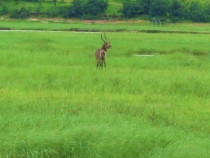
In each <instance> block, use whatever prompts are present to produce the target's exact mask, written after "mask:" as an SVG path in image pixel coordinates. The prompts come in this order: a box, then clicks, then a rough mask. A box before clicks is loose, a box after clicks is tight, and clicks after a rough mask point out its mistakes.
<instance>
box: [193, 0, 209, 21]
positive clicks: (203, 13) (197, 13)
mask: <svg viewBox="0 0 210 158" xmlns="http://www.w3.org/2000/svg"><path fill="white" fill-rule="evenodd" d="M190 17H191V20H192V21H193V22H208V14H207V10H206V9H205V7H204V6H202V5H201V3H199V2H198V1H197V2H192V3H191V5H190Z"/></svg>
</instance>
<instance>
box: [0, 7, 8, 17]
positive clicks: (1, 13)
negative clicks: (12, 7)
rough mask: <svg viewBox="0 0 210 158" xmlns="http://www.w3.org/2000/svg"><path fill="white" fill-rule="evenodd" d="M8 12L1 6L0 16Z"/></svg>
mask: <svg viewBox="0 0 210 158" xmlns="http://www.w3.org/2000/svg"><path fill="white" fill-rule="evenodd" d="M8 12H9V11H8V8H7V7H6V6H2V9H1V10H0V15H5V14H7V13H8Z"/></svg>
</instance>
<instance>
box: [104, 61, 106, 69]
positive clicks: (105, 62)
mask: <svg viewBox="0 0 210 158" xmlns="http://www.w3.org/2000/svg"><path fill="white" fill-rule="evenodd" d="M104 67H105V68H106V60H104Z"/></svg>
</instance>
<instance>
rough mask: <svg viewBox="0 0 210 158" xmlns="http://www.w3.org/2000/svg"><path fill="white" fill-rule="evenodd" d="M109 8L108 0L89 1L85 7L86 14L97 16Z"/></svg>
mask: <svg viewBox="0 0 210 158" xmlns="http://www.w3.org/2000/svg"><path fill="white" fill-rule="evenodd" d="M107 7H108V1H107V0H88V1H87V3H86V5H85V8H84V9H85V12H84V13H85V14H90V15H94V16H97V15H99V14H100V13H103V12H104V11H105V10H106V9H107Z"/></svg>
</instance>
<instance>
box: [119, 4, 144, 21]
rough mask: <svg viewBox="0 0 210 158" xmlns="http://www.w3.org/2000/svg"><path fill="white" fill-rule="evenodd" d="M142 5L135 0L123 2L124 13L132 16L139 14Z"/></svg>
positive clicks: (129, 16) (126, 15)
mask: <svg viewBox="0 0 210 158" xmlns="http://www.w3.org/2000/svg"><path fill="white" fill-rule="evenodd" d="M139 11H140V6H139V5H138V3H137V1H135V0H127V1H125V2H124V3H123V9H122V13H123V15H124V16H125V17H128V18H132V17H135V16H136V15H138V13H139Z"/></svg>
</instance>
